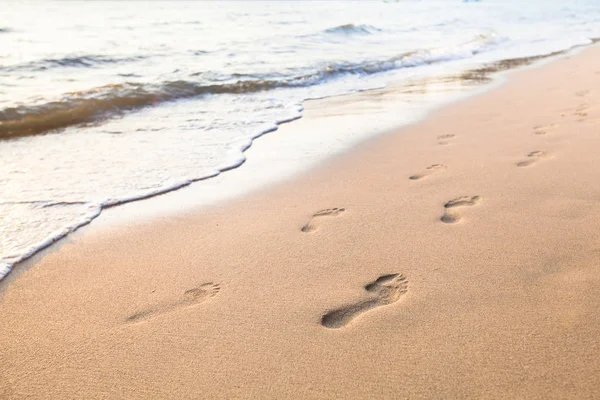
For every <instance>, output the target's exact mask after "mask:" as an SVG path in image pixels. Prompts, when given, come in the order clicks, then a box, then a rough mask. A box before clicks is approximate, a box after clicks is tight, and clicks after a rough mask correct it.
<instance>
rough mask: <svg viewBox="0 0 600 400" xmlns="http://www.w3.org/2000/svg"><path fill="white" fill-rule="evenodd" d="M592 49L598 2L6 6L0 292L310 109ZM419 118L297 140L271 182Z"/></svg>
mask: <svg viewBox="0 0 600 400" xmlns="http://www.w3.org/2000/svg"><path fill="white" fill-rule="evenodd" d="M597 37H600V7H598V3H597V0H580V1H571V2H565V1H555V0H534V1H529V2H521V1H516V0H515V1H510V0H509V1H486V0H482V1H480V2H468V3H465V2H461V1H458V0H457V1H453V0H446V1H418V2H417V1H414V2H413V1H400V2H383V1H382V2H378V1H373V0H365V1H335V2H333V1H323V2H314V1H305V2H303V1H271V2H259V1H248V2H233V1H232V2H206V1H202V2H188V1H181V2H179V1H160V0H158V1H153V2H145V3H140V2H137V1H119V2H104V1H83V0H81V1H77V0H74V1H69V2H46V1H44V2H42V1H40V2H36V1H31V2H21V1H10V0H8V1H4V2H3V4H2V8H1V9H0V277H2V276H4V275H5V274H6V273H8V271H10V269H11V267H12V266H13V265H14V264H15V263H17V262H19V261H20V260H22V259H24V258H27V257H28V256H30V255H31V254H33V253H34V252H35V251H37V250H38V249H40V248H43V247H45V246H47V245H49V244H51V243H52V242H54V241H55V240H57V239H59V238H60V237H63V236H64V235H66V234H68V233H69V232H70V231H72V230H74V229H76V228H77V227H79V226H81V225H84V224H86V223H88V222H89V221H91V220H92V219H93V218H95V217H96V216H98V215H99V213H100V212H101V211H102V209H103V208H105V207H107V206H110V205H115V204H119V203H123V202H126V201H130V200H133V199H140V198H145V197H148V196H152V195H154V194H158V193H163V192H166V191H169V190H173V189H176V188H179V187H182V186H186V185H189V184H190V183H192V182H195V181H200V180H203V179H206V178H210V177H214V176H216V175H218V174H220V173H222V172H223V171H226V170H228V169H231V168H234V167H238V166H240V165H241V164H243V162H244V160H245V157H246V156H245V155H244V151H245V150H246V149H248V147H249V146H250V145H251V144H252V141H253V140H254V139H256V138H257V137H259V136H261V135H262V134H265V133H269V132H273V131H274V130H276V129H277V125H278V124H279V123H282V122H289V121H293V120H294V119H296V118H299V117H301V115H302V104H303V101H305V100H306V99H312V98H323V97H330V96H337V95H342V94H347V93H351V92H357V91H363V90H369V89H373V88H381V87H384V86H385V85H387V84H389V83H390V82H394V85H399V86H398V87H401V85H402V84H403V82H414V81H415V80H418V79H419V78H424V77H427V79H433V80H435V79H436V77H438V78H440V79H442V77H444V76H447V75H448V74H449V72H452V74H453V75H452V76H455V77H457V76H460V74H461V71H463V72H464V71H468V70H472V69H476V68H478V67H479V66H481V65H486V64H489V63H493V62H498V61H502V60H508V59H514V58H524V57H534V56H538V55H544V54H551V53H554V52H558V51H562V50H567V49H570V48H572V47H574V46H579V45H586V44H589V43H591V42H592V40H593V39H594V38H597ZM409 92H410V91H407V93H409ZM440 93H441V95H442V96H443V93H442V91H441V92H440ZM415 96H417V94H415ZM421 100H422V99H421ZM417 104H418V109H415V107H412V108H411V107H408V106H407V107H405V108H400V109H396V108H395V109H394V110H393V112H392V111H391V110H390V111H389V112H387V113H386V114H385V115H383V114H382V115H379V116H378V118H371V119H369V120H368V124H365V125H361V128H360V129H357V130H355V131H353V132H349V131H343V130H341V131H336V132H331V131H330V130H326V129H323V130H322V131H320V130H318V129H317V130H316V131H315V132H310V133H307V134H305V135H301V134H298V135H297V136H296V137H294V138H293V140H291V142H289V143H287V145H286V146H285V152H284V153H283V154H278V157H276V158H275V157H274V158H272V159H268V160H266V159H265V160H264V162H265V163H270V165H268V166H266V167H265V169H269V170H271V171H279V170H280V171H287V172H289V171H290V165H293V168H292V169H294V170H297V169H301V168H303V167H306V166H307V165H310V164H311V163H312V162H314V161H315V160H318V159H320V158H322V157H326V156H328V155H331V154H334V153H337V152H340V151H343V150H344V149H345V148H347V147H349V146H351V145H353V144H355V143H357V142H359V141H360V140H362V139H364V138H366V137H368V136H370V135H375V134H377V133H378V132H380V131H381V130H383V129H385V128H388V127H390V126H393V125H394V124H396V125H400V124H402V123H406V122H409V121H410V120H411V117H412V116H414V115H416V114H422V113H424V112H426V111H427V110H428V109H430V108H431V107H433V106H434V105H435V102H434V101H430V102H428V101H419V102H417ZM348 117H350V116H348ZM367 127H368V129H367ZM288 140H289V139H288ZM248 154H251V153H248ZM249 156H251V155H249ZM257 180H260V177H257ZM202 184H203V183H202V182H199V183H197V185H202ZM213 189H214V187H212V188H211V189H210V190H213Z"/></svg>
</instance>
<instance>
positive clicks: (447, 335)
mask: <svg viewBox="0 0 600 400" xmlns="http://www.w3.org/2000/svg"><path fill="white" fill-rule="evenodd" d="M599 59H600V48H599V47H597V46H595V47H591V48H588V49H586V50H584V51H582V52H580V53H578V54H575V55H570V56H568V57H563V58H560V59H557V60H554V61H552V62H551V63H548V64H546V65H544V66H541V67H539V68H535V69H528V70H522V71H518V72H515V73H512V74H511V75H510V77H509V80H508V82H507V83H505V84H503V85H502V86H500V87H498V88H495V89H493V90H491V91H489V92H487V93H485V94H481V95H478V96H476V97H472V98H470V99H468V100H465V101H461V102H459V103H456V104H452V105H450V106H447V107H445V108H442V109H440V110H438V111H436V112H435V113H433V114H432V115H431V116H430V117H429V118H428V119H427V120H425V121H422V122H420V123H418V124H415V125H413V126H409V127H406V128H403V129H401V130H398V131H396V132H391V133H390V134H386V135H383V136H381V137H379V138H377V139H375V140H371V141H368V142H366V143H363V144H362V145H361V146H358V147H357V148H355V149H354V150H352V151H350V152H349V153H347V154H344V155H343V156H339V157H334V158H332V159H331V160H329V161H327V162H326V163H325V164H324V165H321V166H319V167H318V168H316V169H314V170H312V171H310V172H308V173H305V174H303V175H300V176H298V177H296V178H294V179H292V180H290V181H286V182H283V183H281V184H278V185H275V186H273V187H270V188H268V189H265V190H262V191H260V192H256V193H253V194H250V195H247V196H244V197H242V198H238V199H236V200H234V201H232V202H229V203H227V204H222V205H219V206H211V207H205V208H201V209H198V210H194V211H190V212H181V213H178V214H176V215H168V216H157V217H156V218H154V219H152V220H143V221H137V222H128V223H127V224H125V223H124V224H120V225H119V224H114V225H111V226H103V225H102V222H101V220H102V217H101V218H100V219H99V220H98V222H94V223H92V225H91V226H90V227H89V228H86V229H84V230H81V231H79V232H78V233H76V234H74V235H71V236H69V238H67V240H65V241H64V242H63V244H62V245H59V246H57V247H55V248H52V249H51V250H50V251H47V252H45V253H44V254H42V255H40V256H38V257H36V258H35V259H33V260H32V261H31V262H28V263H26V264H23V265H21V266H18V267H17V268H15V270H14V272H13V273H12V274H11V275H10V276H9V277H8V278H7V279H6V280H5V281H3V282H2V283H1V284H0V287H1V288H0V290H1V291H0V365H1V368H0V398H2V399H23V398H50V399H71V398H84V399H104V398H126V399H133V398H135V399H158V398H170V399H192V398H269V399H283V398H298V399H313V398H315V399H316V398H340V399H348V398H357V399H375V398H389V399H401V398H508V399H514V398H539V399H550V398H556V399H564V398H577V399H581V398H589V399H591V398H599V397H600V312H599V310H600V63H599V62H598V60H599ZM357 96H359V95H357ZM360 96H373V94H360ZM338 101H339V100H338ZM327 107H328V102H327V101H325V100H322V101H313V102H308V103H306V112H305V118H303V119H302V120H300V121H298V122H296V123H294V124H291V125H289V126H287V127H284V128H283V129H282V130H281V131H280V132H278V133H277V134H285V130H286V129H295V130H302V129H311V127H314V126H315V124H317V125H318V124H325V123H326V121H327V118H326V115H327V110H328V109H327ZM338 111H339V109H336V112H338ZM319 118H320V119H319ZM318 126H321V125H318ZM274 135H275V134H274ZM274 135H272V136H271V137H269V135H267V136H265V138H264V140H265V141H268V140H276V137H275V136H274ZM261 140H263V139H261ZM260 146H261V144H260V141H257V143H256V148H257V150H256V151H259V148H260ZM253 151H254V150H253ZM249 156H250V159H251V158H252V156H251V154H250V155H249ZM231 173H232V174H233V173H235V171H233V172H231ZM132 206H133V205H132Z"/></svg>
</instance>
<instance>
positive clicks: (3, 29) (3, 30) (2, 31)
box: [0, 28, 13, 33]
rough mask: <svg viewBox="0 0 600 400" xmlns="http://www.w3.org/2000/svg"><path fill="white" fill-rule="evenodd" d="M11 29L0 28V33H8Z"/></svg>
mask: <svg viewBox="0 0 600 400" xmlns="http://www.w3.org/2000/svg"><path fill="white" fill-rule="evenodd" d="M12 31H13V30H12V29H10V28H0V33H9V32H12Z"/></svg>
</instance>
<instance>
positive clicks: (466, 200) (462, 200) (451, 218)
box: [440, 196, 481, 224]
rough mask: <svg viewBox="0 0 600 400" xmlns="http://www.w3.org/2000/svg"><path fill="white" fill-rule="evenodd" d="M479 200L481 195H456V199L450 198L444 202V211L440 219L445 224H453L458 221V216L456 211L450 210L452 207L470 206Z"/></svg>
mask: <svg viewBox="0 0 600 400" xmlns="http://www.w3.org/2000/svg"><path fill="white" fill-rule="evenodd" d="M480 201H481V196H462V197H457V198H456V199H453V200H450V201H449V202H447V203H446V204H444V208H445V209H446V211H445V212H444V215H442V218H440V219H441V221H442V222H444V223H446V224H454V223H456V222H458V221H460V216H459V215H458V213H456V212H454V211H451V210H452V209H454V208H458V207H470V206H474V205H476V204H477V203H479V202H480Z"/></svg>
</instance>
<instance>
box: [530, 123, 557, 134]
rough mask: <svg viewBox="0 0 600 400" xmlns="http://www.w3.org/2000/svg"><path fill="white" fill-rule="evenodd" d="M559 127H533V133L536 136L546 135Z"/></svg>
mask: <svg viewBox="0 0 600 400" xmlns="http://www.w3.org/2000/svg"><path fill="white" fill-rule="evenodd" d="M557 126H558V125H556V124H547V125H537V126H534V127H533V133H534V134H536V135H546V134H548V133H550V132H551V131H553V130H554V129H556V127H557Z"/></svg>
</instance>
